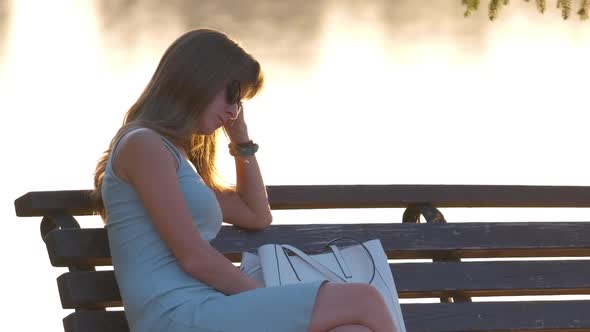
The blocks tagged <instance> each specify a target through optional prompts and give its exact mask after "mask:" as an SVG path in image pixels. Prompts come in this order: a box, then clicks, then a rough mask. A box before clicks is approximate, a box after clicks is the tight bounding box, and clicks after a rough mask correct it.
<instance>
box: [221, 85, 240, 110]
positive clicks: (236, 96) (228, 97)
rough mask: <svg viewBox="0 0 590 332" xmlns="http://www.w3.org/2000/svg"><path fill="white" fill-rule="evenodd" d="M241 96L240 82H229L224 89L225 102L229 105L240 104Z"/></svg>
mask: <svg viewBox="0 0 590 332" xmlns="http://www.w3.org/2000/svg"><path fill="white" fill-rule="evenodd" d="M241 95H242V91H241V89H240V81H238V80H233V81H231V82H229V84H228V85H227V87H226V88H225V101H226V102H227V103H228V104H229V105H234V104H238V103H240V100H241V99H242V98H241V97H242V96H241Z"/></svg>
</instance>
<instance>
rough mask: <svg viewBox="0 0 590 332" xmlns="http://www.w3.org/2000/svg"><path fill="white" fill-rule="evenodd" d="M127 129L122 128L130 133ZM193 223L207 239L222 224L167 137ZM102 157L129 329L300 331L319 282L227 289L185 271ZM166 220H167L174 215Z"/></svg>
mask: <svg viewBox="0 0 590 332" xmlns="http://www.w3.org/2000/svg"><path fill="white" fill-rule="evenodd" d="M129 132H130V131H128V132H127V133H129ZM162 142H163V144H164V145H165V146H166V147H167V148H168V149H169V150H170V151H171V152H172V154H173V155H174V156H175V157H176V158H177V160H178V163H179V168H178V171H177V175H178V181H179V183H180V186H181V188H182V191H183V193H184V198H185V199H186V203H187V204H188V207H189V209H190V212H191V214H192V220H193V223H194V225H195V226H196V227H197V228H198V230H199V232H200V234H201V237H202V238H203V239H205V240H207V241H211V240H212V239H214V238H215V236H216V235H217V233H218V232H219V230H220V228H221V222H222V215H221V209H220V207H219V203H218V201H217V199H216V196H215V194H214V192H213V191H212V190H211V189H210V188H209V187H208V186H207V185H206V184H205V183H204V182H203V180H202V178H201V177H200V176H199V174H198V173H197V172H196V171H195V169H194V168H193V167H192V164H191V163H190V162H188V161H187V160H186V159H184V158H183V157H182V155H181V154H180V152H179V151H178V149H177V148H176V147H175V146H174V145H173V144H172V143H171V142H170V141H168V140H167V139H166V138H164V137H162ZM117 146H118V142H117V143H116V144H115V147H114V149H113V153H112V154H111V159H110V160H109V161H108V163H107V167H106V171H105V175H104V180H103V185H102V198H103V201H104V204H105V211H106V220H107V222H106V226H105V227H106V229H107V232H108V238H109V246H110V250H111V255H112V259H113V268H114V272H115V277H116V279H117V283H118V285H119V289H120V292H121V298H122V301H123V306H124V308H125V314H126V317H127V321H128V323H129V327H130V329H131V331H132V332H185V331H187V332H188V331H192V332H197V331H199V332H213V331H215V332H234V331H235V332H238V331H240V332H250V331H251V332H263V331H273V332H305V331H307V329H308V325H309V320H310V318H311V313H312V309H313V305H314V303H315V299H316V295H317V292H318V289H319V287H320V285H321V282H319V281H318V282H314V283H302V284H296V285H288V286H280V287H269V288H259V289H255V290H251V291H246V292H243V293H239V294H234V295H230V296H227V295H225V294H223V293H221V292H219V291H217V290H215V289H213V288H211V287H209V286H208V285H206V284H204V283H202V282H200V281H199V280H196V279H194V278H192V277H191V276H189V275H188V274H187V273H186V272H185V271H184V270H183V269H182V268H181V267H180V265H179V264H178V261H177V260H176V258H175V256H174V255H173V254H172V252H171V251H170V250H169V249H168V247H167V246H166V244H165V243H164V242H163V241H162V240H161V239H160V237H159V235H158V233H157V231H156V229H155V228H154V227H153V224H152V222H151V220H150V217H149V216H148V214H147V212H146V210H145V209H144V208H143V206H142V204H141V202H140V201H139V198H138V196H137V193H136V192H135V190H134V189H133V187H132V186H131V185H129V184H128V183H126V182H124V181H123V180H121V179H119V178H118V177H117V176H116V175H115V174H114V172H113V169H112V166H111V161H112V158H113V157H112V156H114V155H115V153H116V150H117ZM173 222H174V221H173V220H170V223H173Z"/></svg>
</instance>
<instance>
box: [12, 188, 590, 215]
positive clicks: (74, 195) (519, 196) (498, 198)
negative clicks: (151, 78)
mask: <svg viewBox="0 0 590 332" xmlns="http://www.w3.org/2000/svg"><path fill="white" fill-rule="evenodd" d="M267 191H268V197H269V202H270V205H271V207H272V208H273V209H319V208H324V209H325V208H380V207H396V208H403V207H407V206H409V205H412V204H422V203H430V204H432V205H434V206H436V207H439V208H441V207H590V187H582V186H506V185H504V186H500V185H320V186H310V185H305V186H267ZM89 192H90V191H89V190H67V191H33V192H29V193H27V194H25V195H23V196H21V197H19V198H18V199H16V200H15V209H16V214H17V216H20V217H31V216H44V215H48V214H51V213H55V212H57V211H61V212H62V213H66V214H71V215H89V214H93V210H94V207H93V205H92V203H91V202H90V200H89V198H88V193H89Z"/></svg>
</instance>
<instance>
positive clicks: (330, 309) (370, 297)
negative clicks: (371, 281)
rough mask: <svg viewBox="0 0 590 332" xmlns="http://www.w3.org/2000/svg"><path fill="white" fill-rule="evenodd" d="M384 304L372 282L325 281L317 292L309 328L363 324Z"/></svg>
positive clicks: (332, 327)
mask: <svg viewBox="0 0 590 332" xmlns="http://www.w3.org/2000/svg"><path fill="white" fill-rule="evenodd" d="M384 306H385V302H384V301H383V297H382V296H381V294H380V293H379V291H378V290H377V289H376V288H375V287H373V286H371V285H368V284H363V283H349V284H343V283H325V284H323V285H322V286H321V287H320V290H319V291H318V296H317V299H316V303H315V305H314V308H313V312H312V317H311V322H310V329H309V331H329V330H331V329H334V328H337V327H339V326H342V325H354V324H360V325H366V324H365V322H367V321H368V320H371V318H374V315H379V313H380V312H381V311H382V308H383V307H384ZM337 331H338V330H337ZM369 331H370V330H369Z"/></svg>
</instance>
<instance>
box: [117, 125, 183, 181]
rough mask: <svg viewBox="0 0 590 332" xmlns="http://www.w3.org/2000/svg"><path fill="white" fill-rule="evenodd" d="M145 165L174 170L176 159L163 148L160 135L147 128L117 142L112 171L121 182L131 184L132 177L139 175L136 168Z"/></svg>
mask: <svg viewBox="0 0 590 332" xmlns="http://www.w3.org/2000/svg"><path fill="white" fill-rule="evenodd" d="M147 163H149V164H152V165H158V166H159V167H163V168H167V167H171V168H174V170H175V169H176V167H177V162H176V159H175V158H174V156H173V155H172V154H171V153H170V151H169V150H168V149H167V148H166V147H165V146H164V142H163V140H162V138H161V137H160V135H159V134H158V133H157V132H155V131H153V130H151V129H149V128H139V129H136V130H133V131H132V132H130V133H128V134H127V135H125V136H124V137H123V138H122V139H121V141H120V142H119V146H118V148H117V151H116V155H115V156H113V170H114V172H115V174H116V175H117V176H118V177H119V178H120V179H122V180H123V181H126V182H133V175H135V174H141V173H140V172H137V168H138V167H142V166H143V165H146V164H147Z"/></svg>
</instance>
